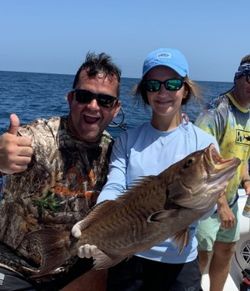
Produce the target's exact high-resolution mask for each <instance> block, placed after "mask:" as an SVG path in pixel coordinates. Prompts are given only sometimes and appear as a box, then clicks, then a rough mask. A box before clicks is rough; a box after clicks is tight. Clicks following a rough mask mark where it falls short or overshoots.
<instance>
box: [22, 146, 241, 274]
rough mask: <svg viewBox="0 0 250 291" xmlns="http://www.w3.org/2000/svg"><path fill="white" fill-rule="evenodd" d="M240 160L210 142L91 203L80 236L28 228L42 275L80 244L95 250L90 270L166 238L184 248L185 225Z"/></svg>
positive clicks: (205, 207) (204, 208)
mask: <svg viewBox="0 0 250 291" xmlns="http://www.w3.org/2000/svg"><path fill="white" fill-rule="evenodd" d="M239 164H240V160H239V159H238V158H231V159H223V158H222V157H221V156H220V154H219V153H218V152H217V150H216V148H215V146H214V145H213V144H211V145H210V146H208V147H207V148H205V149H203V150H199V151H196V152H194V153H192V154H190V155H188V156H187V157H186V158H184V159H182V160H181V161H179V162H177V163H175V164H173V165H172V166H170V167H169V168H168V169H166V170H164V171H163V172H161V173H160V174H159V175H157V176H148V177H142V178H141V179H139V180H138V181H136V182H135V183H134V185H133V186H131V187H130V188H129V189H128V190H127V191H126V192H125V193H123V194H122V195H121V196H119V197H118V198H117V199H116V200H106V201H104V202H102V203H100V204H97V205H96V206H95V207H94V208H93V209H92V210H91V211H90V212H89V214H88V215H87V216H86V217H85V218H84V219H83V221H82V222H81V236H80V237H79V239H76V238H75V237H73V236H72V235H71V233H70V231H69V232H60V231H58V230H55V229H53V228H46V229H41V230H38V231H35V232H32V233H30V234H29V235H28V236H27V239H29V240H32V242H33V243H34V244H35V245H36V246H37V249H38V250H39V252H40V255H41V258H42V263H41V267H40V271H39V274H36V275H35V276H43V275H45V274H49V273H50V272H51V271H53V270H55V269H56V268H58V267H60V266H61V265H63V264H64V263H65V262H66V260H68V259H70V258H72V257H74V256H77V252H78V248H79V247H80V246H82V245H84V244H90V245H96V246H97V248H98V249H99V250H100V251H99V252H96V256H95V257H94V258H93V259H94V266H93V268H95V269H102V268H109V267H110V266H113V265H115V264H117V263H119V262H120V261H122V260H123V259H125V258H127V257H130V256H132V255H133V254H135V253H136V252H140V251H144V250H146V249H149V248H150V247H152V246H153V245H154V244H155V243H157V242H161V241H163V240H165V239H167V238H172V239H173V241H175V242H176V244H177V246H179V247H180V251H181V249H182V248H183V247H185V245H186V243H187V239H188V226H189V225H190V224H192V223H193V222H195V221H197V220H198V219H199V218H201V217H202V216H204V215H205V214H206V213H208V212H209V211H212V209H213V208H214V207H215V204H216V202H217V199H218V198H219V196H220V195H221V194H222V193H223V192H224V190H225V188H226V186H227V184H228V181H229V180H230V179H231V178H232V177H233V175H234V173H235V170H236V168H237V167H238V165H239Z"/></svg>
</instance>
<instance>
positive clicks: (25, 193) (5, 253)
mask: <svg viewBox="0 0 250 291" xmlns="http://www.w3.org/2000/svg"><path fill="white" fill-rule="evenodd" d="M119 84H120V70H119V68H118V67H117V66H116V65H115V64H113V63H112V61H111V58H110V57H109V56H107V55H106V54H104V53H101V54H99V55H96V54H90V53H89V54H87V57H86V60H85V62H84V63H83V64H82V65H81V67H80V68H79V70H78V72H77V73H76V76H75V79H74V83H73V89H72V91H70V92H69V93H68V96H67V98H68V103H69V108H70V112H69V115H68V116H63V117H52V118H50V119H48V120H45V119H38V120H36V121H34V122H32V123H31V124H28V125H25V126H22V127H19V125H20V124H19V119H18V117H17V116H16V115H15V114H12V115H11V116H10V128H9V131H8V133H5V134H3V135H2V136H1V137H0V171H1V172H2V173H4V174H6V175H4V184H3V191H2V195H3V197H2V199H1V201H0V213H1V220H0V290H59V289H60V288H62V287H63V286H64V285H67V283H68V282H69V281H70V280H73V279H74V278H75V277H77V276H80V275H81V274H82V273H83V272H84V270H88V269H89V267H90V264H91V262H86V261H84V260H80V259H78V258H75V257H72V258H71V259H70V260H69V261H67V262H65V264H64V265H63V266H61V268H59V269H57V270H55V271H54V272H52V273H51V274H49V275H47V276H44V277H39V276H38V277H34V275H36V274H37V273H38V270H39V267H40V265H41V260H42V256H43V254H42V253H40V252H39V251H38V250H37V249H36V247H35V244H34V242H32V241H29V239H27V235H28V234H29V233H31V232H32V231H35V230H38V229H43V228H48V227H49V228H51V231H53V229H58V230H60V231H68V232H70V231H71V228H72V226H73V225H74V224H75V223H76V222H77V221H79V220H81V219H82V218H83V217H84V215H85V214H86V213H87V212H88V211H89V209H90V208H91V207H92V206H93V205H94V204H95V202H96V199H97V197H98V194H99V192H100V190H101V188H102V186H103V185H104V183H105V181H106V175H107V171H108V159H109V154H110V149H111V144H112V139H111V136H110V135H109V134H108V133H107V132H106V131H105V128H106V127H107V126H108V124H109V123H110V122H111V120H112V119H113V118H114V117H115V116H116V115H117V113H118V112H119V109H120V101H119V99H118V96H119ZM84 290H85V289H84ZM86 290H87V289H86Z"/></svg>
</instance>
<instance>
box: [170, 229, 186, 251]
mask: <svg viewBox="0 0 250 291" xmlns="http://www.w3.org/2000/svg"><path fill="white" fill-rule="evenodd" d="M188 240H189V232H188V229H184V230H182V231H180V232H177V233H176V234H175V235H174V237H173V241H174V243H175V244H176V245H177V247H178V248H179V255H180V254H181V253H182V252H183V249H184V247H186V246H187V245H188Z"/></svg>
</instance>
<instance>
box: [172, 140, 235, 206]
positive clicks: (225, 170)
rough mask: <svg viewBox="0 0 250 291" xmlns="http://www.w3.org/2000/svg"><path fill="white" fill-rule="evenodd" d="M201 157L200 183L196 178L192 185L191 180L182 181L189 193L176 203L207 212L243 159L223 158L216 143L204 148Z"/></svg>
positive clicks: (198, 174)
mask: <svg viewBox="0 0 250 291" xmlns="http://www.w3.org/2000/svg"><path fill="white" fill-rule="evenodd" d="M200 158H201V159H202V162H201V163H200V164H201V165H202V167H200V168H199V173H198V172H197V173H196V174H197V176H198V178H197V179H198V180H199V183H197V181H195V178H194V179H193V180H194V182H193V183H192V185H190V180H189V181H187V183H184V182H183V181H182V187H183V189H186V190H187V192H188V193H189V195H187V196H186V197H181V198H180V199H179V200H178V201H175V203H176V204H177V205H178V206H180V207H185V208H189V209H196V210H200V211H204V212H207V211H208V210H209V209H210V208H211V207H213V206H214V205H215V204H216V202H217V200H218V198H219V196H220V195H222V194H223V192H224V191H225V190H226V187H227V185H228V182H229V180H230V179H231V178H233V176H234V174H235V170H236V169H237V167H238V166H239V164H240V162H241V161H240V159H238V158H235V157H233V158H228V159H225V158H223V157H222V156H221V155H220V153H219V152H218V151H217V149H216V147H215V145H214V144H210V145H209V146H208V147H207V148H206V149H204V151H203V153H202V156H201V157H200ZM191 180H192V179H191Z"/></svg>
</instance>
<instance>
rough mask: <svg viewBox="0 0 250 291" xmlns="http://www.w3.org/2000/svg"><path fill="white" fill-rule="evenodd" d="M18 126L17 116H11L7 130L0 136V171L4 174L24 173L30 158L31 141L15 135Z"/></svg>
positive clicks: (31, 152)
mask: <svg viewBox="0 0 250 291" xmlns="http://www.w3.org/2000/svg"><path fill="white" fill-rule="evenodd" d="M19 126H20V121H19V118H18V116H17V115H16V114H11V115H10V126H9V130H8V132H6V133H4V134H3V135H1V136H0V171H1V172H2V173H5V174H14V173H19V172H23V171H25V170H26V169H27V167H28V164H29V163H30V161H31V158H32V154H33V149H32V146H31V144H32V140H31V138H30V137H25V136H18V135H17V131H18V128H19Z"/></svg>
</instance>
